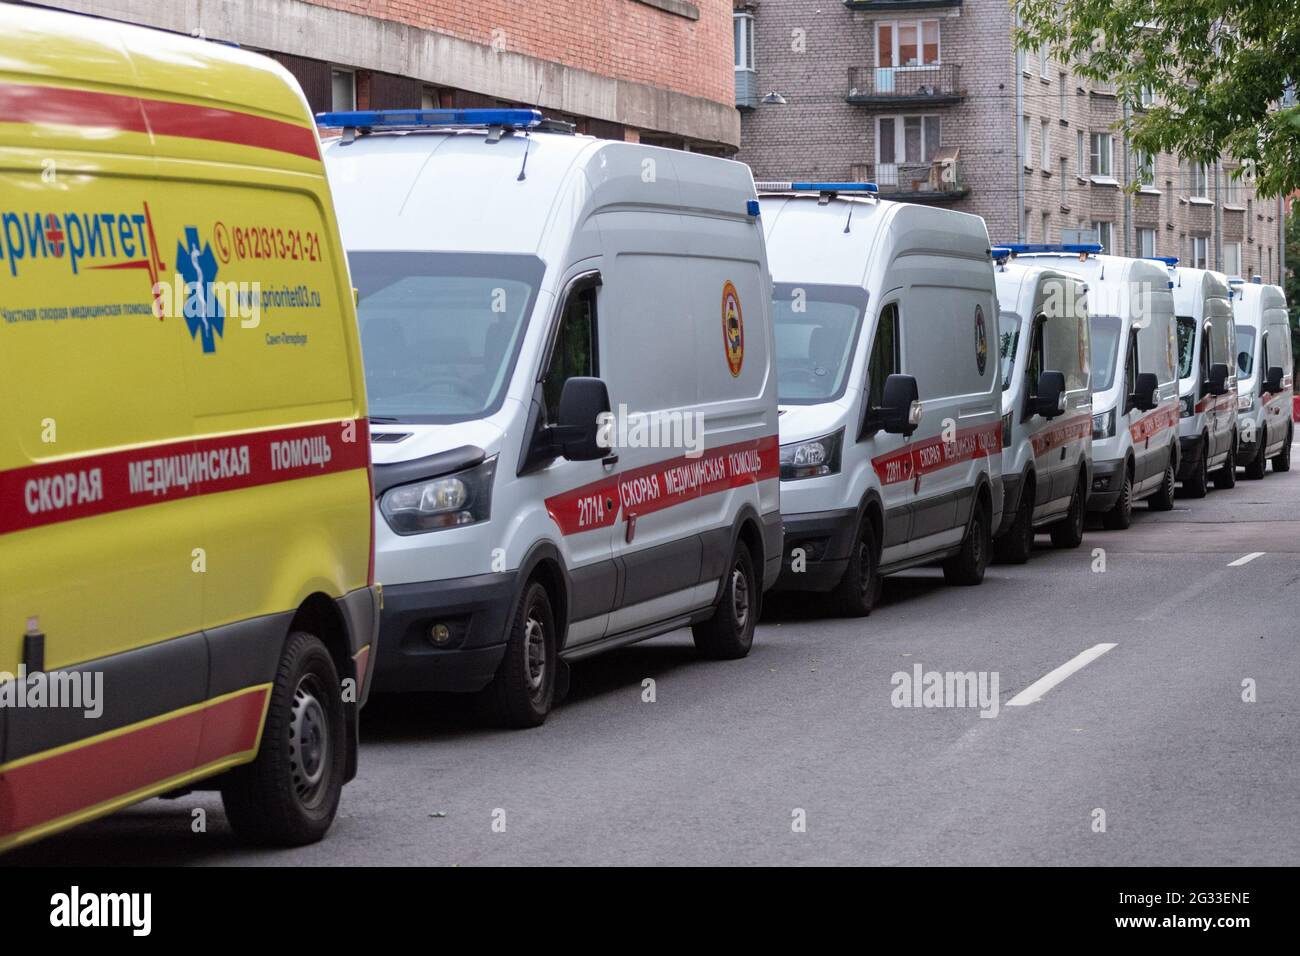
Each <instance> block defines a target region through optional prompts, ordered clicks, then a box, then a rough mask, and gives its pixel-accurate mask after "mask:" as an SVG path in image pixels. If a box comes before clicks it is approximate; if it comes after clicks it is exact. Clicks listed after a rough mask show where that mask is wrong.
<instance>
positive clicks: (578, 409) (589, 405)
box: [548, 376, 609, 461]
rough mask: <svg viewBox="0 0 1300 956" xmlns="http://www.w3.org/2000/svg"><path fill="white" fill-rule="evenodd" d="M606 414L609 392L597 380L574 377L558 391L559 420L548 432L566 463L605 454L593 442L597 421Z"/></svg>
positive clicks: (598, 425)
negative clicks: (566, 460)
mask: <svg viewBox="0 0 1300 956" xmlns="http://www.w3.org/2000/svg"><path fill="white" fill-rule="evenodd" d="M608 412H609V390H608V389H607V388H605V383H604V382H603V381H601V380H600V379H598V378H588V377H584V376H575V377H574V378H571V379H569V380H568V381H566V382H565V383H564V388H563V389H562V390H561V391H560V406H559V408H558V410H557V414H556V418H557V419H559V420H558V421H557V422H556V423H555V424H554V425H552V426H550V428H549V429H548V430H549V431H550V433H551V441H552V442H553V443H554V444H555V447H556V449H557V450H558V451H559V453H560V454H561V455H563V456H564V457H565V458H566V459H568V460H569V461H594V460H595V459H597V458H604V457H605V456H606V455H608V454H609V449H608V448H605V447H602V446H601V445H600V444H598V443H597V438H598V436H599V432H600V423H599V421H598V419H599V418H600V416H601V415H605V414H608Z"/></svg>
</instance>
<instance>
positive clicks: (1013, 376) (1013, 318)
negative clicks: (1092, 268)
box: [993, 246, 1092, 564]
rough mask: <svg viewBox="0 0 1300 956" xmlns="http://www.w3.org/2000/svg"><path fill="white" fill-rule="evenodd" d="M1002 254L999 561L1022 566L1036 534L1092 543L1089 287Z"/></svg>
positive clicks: (1070, 544)
mask: <svg viewBox="0 0 1300 956" xmlns="http://www.w3.org/2000/svg"><path fill="white" fill-rule="evenodd" d="M1017 248H1018V247H1013V246H1008V247H1001V248H995V249H994V250H993V258H994V260H995V261H997V262H998V266H997V274H996V278H997V290H998V309H999V315H998V358H999V361H1000V363H1001V366H1002V494H1003V507H1002V526H1001V528H1000V529H999V533H998V535H997V537H996V538H995V539H994V542H993V551H994V555H995V556H996V557H997V559H998V560H1000V561H1004V562H1007V563H1010V564H1023V563H1024V562H1025V561H1027V560H1028V559H1029V555H1030V553H1031V552H1032V551H1033V547H1034V535H1035V534H1036V533H1037V532H1038V531H1039V530H1045V531H1048V532H1049V533H1050V534H1051V537H1052V544H1054V545H1056V546H1057V547H1058V548H1077V547H1078V546H1079V544H1080V543H1081V542H1082V541H1083V518H1084V512H1085V510H1086V508H1087V501H1088V489H1089V488H1090V487H1091V480H1092V388H1091V382H1090V378H1091V375H1090V369H1091V357H1090V350H1089V336H1088V307H1087V286H1085V285H1084V283H1083V280H1081V279H1079V278H1078V277H1076V276H1072V275H1069V274H1068V273H1065V272H1061V271H1060V270H1057V269H1049V268H1042V267H1040V266H1025V265H1020V264H1018V263H1009V262H1008V260H1009V259H1010V257H1011V255H1012V254H1013V252H1014V251H1015V250H1016V249H1017Z"/></svg>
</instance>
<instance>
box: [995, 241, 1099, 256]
mask: <svg viewBox="0 0 1300 956" xmlns="http://www.w3.org/2000/svg"><path fill="white" fill-rule="evenodd" d="M996 248H998V249H1005V250H1007V253H1008V254H1009V255H1013V256H1023V255H1028V254H1031V253H1035V252H1071V253H1075V254H1077V255H1083V254H1085V253H1087V254H1097V253H1100V252H1101V243H1100V242H1059V243H1052V242H1003V243H999V244H998V246H997V247H996Z"/></svg>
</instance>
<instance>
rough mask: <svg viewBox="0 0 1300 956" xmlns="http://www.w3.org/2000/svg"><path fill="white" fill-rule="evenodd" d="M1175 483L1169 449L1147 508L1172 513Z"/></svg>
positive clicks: (1170, 450)
mask: <svg viewBox="0 0 1300 956" xmlns="http://www.w3.org/2000/svg"><path fill="white" fill-rule="evenodd" d="M1261 457H1262V456H1261ZM1177 482H1178V471H1177V466H1176V465H1175V463H1174V450H1173V448H1170V449H1169V460H1168V461H1167V462H1165V474H1164V477H1162V478H1161V479H1160V487H1159V488H1158V489H1156V493H1155V494H1154V495H1152V496H1151V497H1150V498H1148V499H1147V507H1148V508H1150V509H1151V510H1152V511H1173V510H1174V491H1175V489H1176V487H1177Z"/></svg>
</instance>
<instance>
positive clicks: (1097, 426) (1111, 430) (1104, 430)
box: [1092, 408, 1115, 441]
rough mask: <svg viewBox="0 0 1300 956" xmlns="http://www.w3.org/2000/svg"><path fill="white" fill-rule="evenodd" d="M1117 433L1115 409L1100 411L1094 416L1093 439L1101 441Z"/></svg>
mask: <svg viewBox="0 0 1300 956" xmlns="http://www.w3.org/2000/svg"><path fill="white" fill-rule="evenodd" d="M1114 435H1115V409H1113V408H1112V409H1111V410H1110V411H1108V412H1099V413H1098V414H1096V415H1093V416H1092V440H1093V441H1101V440H1102V439H1103V438H1113V437H1114Z"/></svg>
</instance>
